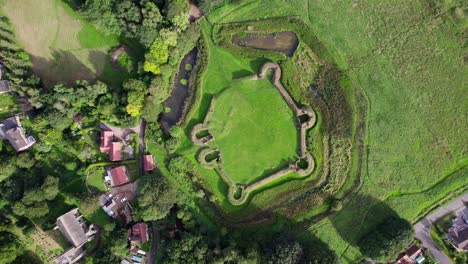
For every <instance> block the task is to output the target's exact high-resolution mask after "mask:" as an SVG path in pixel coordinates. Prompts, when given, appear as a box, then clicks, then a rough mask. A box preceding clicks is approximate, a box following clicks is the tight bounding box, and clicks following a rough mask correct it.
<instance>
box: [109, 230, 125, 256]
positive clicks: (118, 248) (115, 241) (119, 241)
mask: <svg viewBox="0 0 468 264" xmlns="http://www.w3.org/2000/svg"><path fill="white" fill-rule="evenodd" d="M112 234H113V235H112V246H111V248H110V251H111V253H112V255H114V256H116V257H118V258H124V257H126V256H127V255H128V238H127V231H126V230H125V229H122V230H119V231H118V232H114V233H112Z"/></svg>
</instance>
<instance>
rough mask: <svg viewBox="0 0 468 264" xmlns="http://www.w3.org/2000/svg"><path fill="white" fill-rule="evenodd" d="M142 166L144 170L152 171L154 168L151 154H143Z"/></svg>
mask: <svg viewBox="0 0 468 264" xmlns="http://www.w3.org/2000/svg"><path fill="white" fill-rule="evenodd" d="M143 168H144V170H145V171H152V170H154V168H156V165H155V163H154V158H153V155H144V156H143Z"/></svg>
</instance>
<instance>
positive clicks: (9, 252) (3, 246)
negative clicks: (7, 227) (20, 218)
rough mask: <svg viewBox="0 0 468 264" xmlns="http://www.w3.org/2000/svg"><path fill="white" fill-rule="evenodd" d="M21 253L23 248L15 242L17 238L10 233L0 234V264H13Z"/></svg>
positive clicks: (3, 232) (2, 232)
mask: <svg viewBox="0 0 468 264" xmlns="http://www.w3.org/2000/svg"><path fill="white" fill-rule="evenodd" d="M22 253H23V248H22V247H21V245H20V244H19V243H18V242H17V237H16V236H15V235H13V234H12V233H10V232H5V231H1V232H0V264H7V263H11V262H13V261H14V260H15V259H16V257H17V256H19V255H21V254H22Z"/></svg>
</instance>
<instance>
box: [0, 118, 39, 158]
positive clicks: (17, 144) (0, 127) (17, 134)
mask: <svg viewBox="0 0 468 264" xmlns="http://www.w3.org/2000/svg"><path fill="white" fill-rule="evenodd" d="M0 138H1V139H3V140H5V139H6V140H8V141H9V142H10V144H11V145H12V146H13V148H14V149H15V150H16V152H20V151H23V150H26V149H28V148H30V147H31V146H32V145H34V143H35V142H36V140H35V139H34V137H32V136H29V137H26V132H25V131H24V129H23V127H22V126H21V122H20V119H19V117H18V116H13V117H10V118H8V119H6V120H5V121H3V123H2V124H0Z"/></svg>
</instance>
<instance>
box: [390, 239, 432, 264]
mask: <svg viewBox="0 0 468 264" xmlns="http://www.w3.org/2000/svg"><path fill="white" fill-rule="evenodd" d="M425 260H426V258H425V257H424V255H423V252H422V250H421V248H420V247H418V246H417V245H415V244H411V245H410V246H409V247H408V248H407V249H406V250H405V252H403V253H401V254H400V255H399V256H398V260H397V261H396V262H395V264H421V263H423V262H424V261H425Z"/></svg>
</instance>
